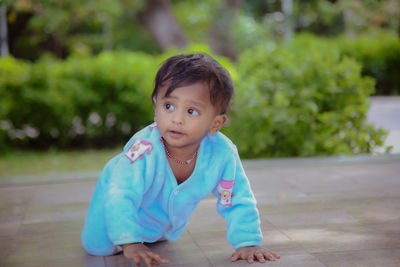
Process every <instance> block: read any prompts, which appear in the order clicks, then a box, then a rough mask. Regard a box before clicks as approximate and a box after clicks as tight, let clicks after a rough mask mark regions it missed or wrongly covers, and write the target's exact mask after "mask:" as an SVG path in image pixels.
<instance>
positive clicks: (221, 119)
mask: <svg viewBox="0 0 400 267" xmlns="http://www.w3.org/2000/svg"><path fill="white" fill-rule="evenodd" d="M226 119H227V116H226V115H225V114H221V115H217V116H216V117H215V119H214V122H213V124H212V125H211V129H210V134H211V135H215V134H216V133H217V132H218V131H219V130H220V129H221V128H222V126H224V124H225V122H226Z"/></svg>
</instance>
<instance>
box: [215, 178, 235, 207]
mask: <svg viewBox="0 0 400 267" xmlns="http://www.w3.org/2000/svg"><path fill="white" fill-rule="evenodd" d="M234 184H235V181H227V180H221V183H220V184H219V185H218V188H217V191H218V194H219V195H220V200H219V204H221V205H222V206H228V207H230V206H232V197H233V192H232V190H233V185H234Z"/></svg>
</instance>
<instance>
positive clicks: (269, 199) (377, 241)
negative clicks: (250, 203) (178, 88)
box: [0, 98, 400, 267]
mask: <svg viewBox="0 0 400 267" xmlns="http://www.w3.org/2000/svg"><path fill="white" fill-rule="evenodd" d="M398 99H399V100H400V98H398ZM388 101H389V99H378V98H376V99H374V100H373V105H372V108H371V110H374V108H376V107H378V106H380V107H383V108H380V109H377V110H376V111H377V112H372V113H370V114H369V119H370V121H376V122H378V123H381V126H383V127H385V128H387V129H389V130H390V131H391V134H392V133H393V131H397V130H400V127H399V125H400V123H399V121H398V119H397V118H399V117H398V116H397V115H395V116H394V117H393V114H394V113H393V111H395V112H397V111H399V110H400V109H399V106H398V104H397V103H399V102H394V104H393V103H392V104H390V103H391V102H388ZM390 101H392V100H390ZM385 110H386V111H385ZM396 110H397V111H396ZM385 112H386V113H385ZM387 112H389V113H390V114H389V115H388V113H387ZM397 114H400V113H397ZM388 118H392V120H390V121H389V120H388ZM395 134H396V133H395ZM389 136H390V135H389ZM395 136H396V135H395ZM398 140H399V139H398V137H395V138H394V139H393V140H392V141H389V143H390V142H392V143H390V144H394V145H395V149H396V150H395V151H396V152H397V145H396V144H397V143H396V142H397V141H398ZM399 148H400V146H399ZM244 166H245V169H246V171H247V174H248V176H249V179H250V181H251V184H252V187H253V191H254V192H255V195H256V198H257V200H258V207H259V210H260V214H261V220H262V230H263V233H264V237H265V238H264V246H265V247H268V248H270V249H271V250H273V251H276V252H278V253H279V254H280V255H281V256H282V258H281V259H280V260H279V261H277V262H273V263H272V262H270V263H267V264H264V265H263V266H290V267H292V266H363V267H368V266H400V154H392V155H381V156H357V157H334V158H309V159H301V158H300V159H280V160H252V161H245V162H244ZM98 174H99V172H97V171H96V172H84V173H65V174H60V175H35V176H21V177H9V178H4V177H3V178H1V179H0V266H133V265H131V263H130V262H129V261H127V260H125V259H124V257H123V256H122V255H117V256H112V257H105V258H103V257H92V256H89V255H87V254H86V253H85V251H84V250H83V248H82V247H81V245H80V231H81V228H82V225H83V221H84V217H85V214H86V210H87V207H88V203H89V200H90V197H91V194H92V192H93V190H94V186H95V183H96V179H97V177H98ZM215 203H216V200H215V199H214V198H213V197H210V198H208V199H206V200H205V201H203V202H202V203H201V204H200V205H199V207H198V208H197V210H196V211H195V213H194V214H193V216H192V218H191V220H190V222H189V224H188V227H187V229H186V231H185V232H184V233H183V235H182V237H181V239H180V240H179V241H178V242H175V243H172V242H162V243H158V244H155V245H153V246H152V248H153V249H154V250H156V251H158V252H159V253H161V254H163V255H164V256H165V257H167V258H168V259H169V260H170V264H169V266H248V264H247V263H246V262H244V261H241V262H237V263H230V262H229V258H230V255H231V253H232V252H233V250H232V248H231V247H230V246H229V244H228V243H227V241H226V238H225V225H224V221H223V220H222V219H221V218H219V217H218V215H217V213H216V211H215ZM254 265H255V266H261V264H258V263H255V264H254Z"/></svg>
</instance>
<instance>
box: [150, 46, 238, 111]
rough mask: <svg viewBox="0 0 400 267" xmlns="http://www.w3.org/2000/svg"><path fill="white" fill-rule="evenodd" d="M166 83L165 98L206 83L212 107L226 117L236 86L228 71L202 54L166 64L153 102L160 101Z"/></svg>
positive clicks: (157, 80)
mask: <svg viewBox="0 0 400 267" xmlns="http://www.w3.org/2000/svg"><path fill="white" fill-rule="evenodd" d="M165 82H168V83H169V87H168V89H167V92H166V93H165V95H166V96H169V95H170V94H171V93H172V92H173V91H174V90H175V89H176V88H178V87H182V86H188V85H191V84H194V83H196V82H206V83H207V84H208V87H209V90H210V100H211V103H212V104H213V105H214V106H215V107H216V108H217V110H218V111H219V112H220V114H224V113H226V111H227V109H228V106H229V102H230V100H231V98H232V97H233V82H232V79H231V77H230V75H229V73H228V71H227V70H226V69H225V68H224V67H222V66H221V65H220V64H219V63H218V62H217V61H216V60H215V59H213V58H212V57H210V56H208V55H206V54H202V53H196V54H188V55H185V54H182V55H176V56H173V57H170V58H168V59H167V60H165V61H164V63H163V64H162V66H161V68H160V69H159V70H158V72H157V75H156V78H155V86H154V90H153V94H152V95H151V96H152V98H155V97H157V94H158V91H159V89H160V88H161V87H162V86H163V85H164V84H165Z"/></svg>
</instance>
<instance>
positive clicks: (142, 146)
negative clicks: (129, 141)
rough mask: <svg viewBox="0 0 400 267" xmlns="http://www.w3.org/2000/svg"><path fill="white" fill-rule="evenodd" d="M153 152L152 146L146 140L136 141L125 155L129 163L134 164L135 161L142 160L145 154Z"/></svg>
mask: <svg viewBox="0 0 400 267" xmlns="http://www.w3.org/2000/svg"><path fill="white" fill-rule="evenodd" d="M152 150H153V145H152V144H151V143H150V142H148V141H146V140H137V141H136V142H135V143H134V144H133V146H132V147H131V148H130V149H129V150H128V151H127V152H126V153H125V157H127V158H128V159H129V160H130V161H131V163H133V162H135V161H136V160H137V159H141V158H143V155H144V154H145V153H147V154H150V152H151V151H152Z"/></svg>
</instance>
